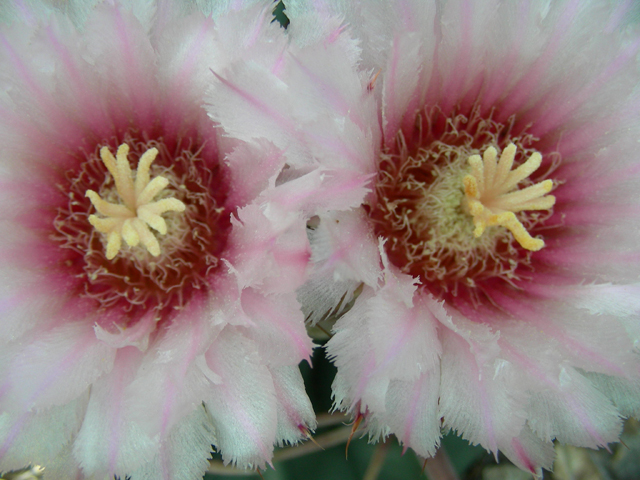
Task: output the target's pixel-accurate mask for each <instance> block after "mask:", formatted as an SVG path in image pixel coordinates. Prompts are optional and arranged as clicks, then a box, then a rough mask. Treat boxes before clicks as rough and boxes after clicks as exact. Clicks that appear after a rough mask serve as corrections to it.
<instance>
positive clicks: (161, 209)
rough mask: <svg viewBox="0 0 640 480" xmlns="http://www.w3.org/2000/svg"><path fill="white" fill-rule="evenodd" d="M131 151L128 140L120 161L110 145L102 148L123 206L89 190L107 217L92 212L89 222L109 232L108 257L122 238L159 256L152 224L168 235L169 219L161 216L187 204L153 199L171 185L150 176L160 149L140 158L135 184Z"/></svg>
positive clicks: (131, 245) (166, 181) (88, 194)
mask: <svg viewBox="0 0 640 480" xmlns="http://www.w3.org/2000/svg"><path fill="white" fill-rule="evenodd" d="M128 154H129V146H128V145H127V144H126V143H123V144H122V145H120V146H119V147H118V153H117V160H116V159H115V158H113V155H112V154H111V152H110V151H109V148H108V147H102V148H101V149H100V157H101V158H102V161H103V162H104V164H105V166H106V167H107V169H108V170H109V173H110V174H111V175H112V176H113V179H114V182H115V189H116V192H117V194H118V196H119V197H120V199H122V201H123V202H124V205H120V204H114V203H110V202H107V201H106V200H103V199H102V198H100V195H98V194H97V193H96V192H94V191H93V190H87V193H86V196H87V197H89V199H90V200H91V203H92V204H93V206H94V207H96V210H97V211H98V212H99V213H101V214H102V215H105V216H106V218H99V217H97V216H96V215H89V223H91V225H93V227H94V228H95V229H96V230H97V231H99V232H100V233H103V234H105V235H107V238H108V241H107V251H106V254H107V258H108V259H109V260H111V259H113V258H114V257H115V256H116V255H117V253H118V252H119V251H120V246H121V244H122V241H121V239H123V238H124V240H125V242H127V245H129V246H130V247H135V246H137V245H138V244H139V243H142V245H144V247H145V248H146V249H147V250H148V251H149V253H151V255H153V256H154V257H157V256H159V255H160V244H159V243H158V240H157V239H156V236H155V235H154V234H153V233H152V232H151V230H149V227H152V228H153V229H154V230H156V231H157V232H158V233H160V234H162V235H165V234H166V233H167V222H165V220H164V219H163V218H162V217H161V216H160V215H161V214H163V213H165V212H169V211H174V212H184V210H185V205H184V203H182V202H181V201H180V200H178V199H176V198H163V199H162V200H158V201H157V202H152V200H153V198H155V197H156V196H157V195H158V194H159V193H160V192H162V191H163V190H164V189H165V187H166V186H167V185H169V180H167V179H166V178H165V177H162V176H158V177H155V178H154V179H153V180H151V179H150V175H149V167H150V166H151V163H152V162H153V161H154V160H155V158H156V156H157V155H158V149H156V148H150V149H149V150H147V151H146V152H145V153H144V154H143V155H142V157H140V162H139V163H138V169H137V172H136V177H135V184H134V182H133V180H132V178H131V168H130V167H129V160H128V159H127V155H128Z"/></svg>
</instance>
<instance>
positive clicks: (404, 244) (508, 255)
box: [370, 109, 559, 301]
mask: <svg viewBox="0 0 640 480" xmlns="http://www.w3.org/2000/svg"><path fill="white" fill-rule="evenodd" d="M441 117H442V116H441V114H440V112H439V111H438V110H437V109H435V110H434V111H433V112H429V113H425V114H421V115H419V116H418V118H417V121H418V122H419V124H421V125H424V128H423V129H422V131H421V133H420V135H418V138H419V140H418V141H415V140H414V143H413V144H411V143H410V142H408V141H407V140H406V139H405V138H404V137H403V136H402V134H401V133H400V134H399V136H398V139H397V142H396V143H397V145H396V148H395V149H394V150H387V152H386V153H384V154H383V155H382V156H381V158H380V161H379V167H378V168H379V173H378V180H377V183H376V194H377V204H376V205H375V206H374V207H373V208H371V209H370V217H371V219H372V220H373V222H374V225H375V229H376V234H377V235H379V236H382V237H383V238H386V239H387V242H386V244H385V247H386V249H387V254H388V255H389V258H390V260H391V261H392V262H393V263H394V264H395V265H396V266H397V267H398V268H400V270H401V271H402V272H404V273H407V274H409V275H412V276H414V277H418V278H420V280H421V282H422V284H423V285H424V286H425V287H428V288H429V289H430V291H431V292H440V296H442V295H444V294H447V293H449V294H452V295H453V296H457V295H458V294H459V293H461V290H462V289H464V290H465V291H466V292H468V293H469V294H470V297H471V298H472V299H473V300H474V301H478V300H479V294H480V290H482V283H483V282H485V281H491V280H494V279H499V280H500V281H502V282H507V283H509V284H512V285H513V284H514V282H515V281H517V280H520V279H522V278H524V277H526V272H527V270H529V269H531V252H530V250H533V249H527V248H526V247H524V246H523V245H522V244H521V243H520V242H519V241H518V239H517V238H514V236H513V235H512V234H511V233H510V232H509V231H508V230H507V229H505V228H504V227H503V226H497V225H498V223H487V224H486V225H485V227H484V229H483V230H482V232H483V234H482V235H478V234H477V232H478V228H477V227H478V225H477V223H476V222H475V221H474V220H475V219H474V217H473V216H472V215H470V214H469V210H468V207H467V198H466V196H465V191H464V187H463V180H464V179H465V178H466V177H468V176H469V164H468V159H469V158H470V157H472V158H473V157H474V155H477V154H478V153H479V152H481V151H486V150H487V149H493V148H495V147H498V148H506V147H507V146H508V145H509V144H513V145H514V148H516V146H517V150H515V151H514V152H513V154H514V155H513V158H512V162H513V163H515V165H521V164H524V163H525V160H526V158H528V157H530V156H532V155H539V154H536V152H535V150H533V149H532V145H533V144H534V143H535V142H536V139H535V138H534V137H532V136H531V135H527V134H526V133H520V134H518V135H515V136H513V137H512V136H510V134H509V132H510V126H509V125H504V124H501V123H497V122H494V121H492V120H491V119H488V120H487V119H481V118H479V117H478V116H477V114H476V113H475V111H474V112H472V113H471V115H470V116H469V117H467V116H465V115H462V114H456V115H453V116H451V117H450V118H447V119H442V118H441ZM439 123H440V124H439ZM494 151H495V150H494ZM551 157H552V158H551V159H550V160H549V161H548V162H546V163H545V168H543V169H542V171H543V172H544V173H542V174H540V173H539V172H535V173H534V172H530V174H531V175H532V176H531V178H522V179H521V184H522V185H524V186H525V187H529V186H531V185H533V183H534V182H536V181H538V180H540V179H542V178H543V177H544V176H546V175H548V174H549V173H550V171H551V170H552V168H553V165H554V164H555V162H558V161H559V158H558V157H557V156H554V155H551ZM548 183H550V181H545V185H547V184H548ZM467 197H468V195H467ZM483 198H484V197H483ZM489 203H490V202H487V204H489ZM547 208H548V207H547ZM515 211H518V212H520V211H519V210H515ZM551 213H552V212H520V213H518V216H517V219H516V222H517V223H519V224H520V225H522V227H523V228H524V229H526V231H529V232H532V233H533V234H535V232H536V231H537V230H538V229H539V228H541V227H542V226H543V224H544V222H545V220H546V219H548V218H549V217H550V216H551Z"/></svg>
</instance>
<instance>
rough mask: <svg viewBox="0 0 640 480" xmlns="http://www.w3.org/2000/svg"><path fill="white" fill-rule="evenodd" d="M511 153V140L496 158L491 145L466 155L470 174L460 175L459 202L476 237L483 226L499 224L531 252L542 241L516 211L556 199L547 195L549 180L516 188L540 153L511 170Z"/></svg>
mask: <svg viewBox="0 0 640 480" xmlns="http://www.w3.org/2000/svg"><path fill="white" fill-rule="evenodd" d="M515 154H516V146H515V145H514V144H513V143H512V144H510V145H509V146H508V147H507V148H505V149H504V150H503V152H502V155H501V156H500V160H499V161H497V151H496V149H495V148H493V147H489V148H487V149H486V150H485V152H484V155H483V158H480V156H479V155H472V156H470V157H469V160H468V162H469V166H470V167H471V173H470V174H468V175H465V177H464V178H463V185H464V194H465V198H464V200H463V201H464V202H465V206H466V210H467V212H468V213H469V214H470V215H471V216H472V217H473V224H474V226H475V230H474V232H473V234H474V235H475V236H476V237H480V236H481V235H482V233H483V232H484V231H485V229H486V228H487V227H491V226H497V225H499V226H502V227H504V228H506V229H508V230H509V231H510V232H511V233H512V234H513V236H514V238H515V239H516V241H517V242H518V243H519V244H520V245H521V246H522V247H523V248H525V249H526V250H530V251H534V252H535V251H538V250H540V249H541V248H542V247H544V240H542V239H540V238H533V237H532V236H531V235H530V234H529V232H528V231H527V229H526V228H525V226H524V225H523V224H522V222H521V221H520V220H518V217H516V213H517V212H522V211H526V210H548V209H550V208H551V207H553V205H554V204H555V201H556V199H555V197H554V196H553V195H547V193H549V192H550V191H551V189H552V188H553V181H552V180H544V181H542V182H539V183H536V184H533V185H530V186H527V187H525V188H522V189H518V184H519V183H520V182H522V181H524V180H525V179H527V178H528V177H529V176H530V175H531V174H532V173H534V172H535V171H536V170H537V169H538V168H539V167H540V164H541V163H542V156H541V155H540V154H539V153H538V152H535V153H533V154H532V155H531V156H530V157H529V159H528V160H527V161H526V162H524V163H523V164H522V165H520V166H519V167H517V168H516V169H515V170H512V167H513V161H514V158H515Z"/></svg>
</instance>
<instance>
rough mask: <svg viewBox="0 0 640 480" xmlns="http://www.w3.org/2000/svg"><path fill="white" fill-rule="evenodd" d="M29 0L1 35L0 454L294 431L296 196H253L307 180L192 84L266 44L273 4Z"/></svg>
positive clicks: (126, 450) (97, 458) (178, 444)
mask: <svg viewBox="0 0 640 480" xmlns="http://www.w3.org/2000/svg"><path fill="white" fill-rule="evenodd" d="M32 3H33V2H29V4H28V6H27V5H19V4H15V5H14V4H11V5H14V7H15V8H14V9H13V10H11V9H10V7H11V5H8V6H7V5H5V7H4V8H5V10H3V18H5V19H7V18H8V19H9V24H6V25H3V26H2V28H1V29H0V72H1V73H0V136H1V138H2V152H1V153H0V172H1V173H0V182H1V185H0V205H1V212H2V213H1V216H2V221H1V222H0V228H1V233H0V236H1V238H2V240H1V241H0V251H1V252H2V253H1V255H2V258H3V259H4V260H3V262H2V267H1V268H2V276H1V278H2V280H1V282H0V292H1V293H0V311H1V312H2V320H1V322H2V338H1V340H0V342H1V343H2V348H1V352H0V412H1V414H0V469H16V468H21V467H24V466H26V465H28V464H33V463H35V464H38V465H40V466H42V467H44V468H45V474H46V478H47V479H68V478H85V477H87V478H89V477H90V478H107V477H110V478H113V477H114V475H115V476H118V477H120V478H125V476H130V477H132V478H136V479H144V478H148V479H154V480H155V479H159V478H165V479H189V480H191V479H193V478H200V477H201V476H202V475H203V473H204V471H205V470H206V468H207V467H208V458H209V457H210V453H211V447H212V445H213V446H214V447H215V449H217V450H218V451H220V452H221V453H222V457H223V459H224V461H225V462H226V463H229V462H231V463H233V464H237V465H239V466H243V467H255V466H263V465H265V463H268V462H269V461H270V459H271V456H272V452H273V448H274V445H277V444H283V443H295V442H298V441H299V440H301V439H303V438H305V437H306V435H308V432H309V430H310V429H313V428H314V427H315V416H314V413H313V410H312V408H311V405H310V402H309V400H308V398H307V396H306V394H305V391H304V385H303V382H302V378H301V376H300V373H299V370H298V363H299V362H300V361H301V360H303V359H306V358H308V357H309V355H310V352H311V348H312V344H311V341H310V339H309V338H308V336H307V334H306V330H305V326H304V316H303V314H302V312H301V310H300V304H299V303H298V301H297V299H296V289H297V288H298V287H299V286H300V285H302V283H303V282H304V281H305V278H306V277H305V272H306V267H307V263H308V259H309V255H310V247H309V242H308V238H307V235H306V217H305V215H304V213H303V208H308V207H307V206H306V204H305V205H302V202H300V203H296V201H294V200H292V197H288V198H289V199H288V201H287V202H280V203H277V204H276V203H274V201H272V199H277V198H278V196H282V195H284V194H285V193H284V192H283V191H282V189H285V188H286V192H287V194H291V195H292V196H293V197H296V198H301V194H302V193H304V194H305V195H311V196H313V194H314V190H313V188H314V187H313V186H312V185H310V184H309V183H307V184H304V185H301V184H300V183H299V182H298V183H296V182H295V181H292V182H287V181H286V179H279V181H278V185H277V186H276V178H278V176H279V174H280V172H281V170H283V167H284V163H285V162H284V159H283V158H282V157H281V156H280V155H279V154H278V152H277V151H276V149H275V148H274V147H270V146H269V145H263V144H258V143H250V142H242V141H240V140H237V139H233V138H231V137H229V136H227V134H226V132H225V127H224V125H219V124H215V123H214V122H213V121H211V119H210V118H209V117H208V115H207V112H206V110H205V97H206V90H207V88H208V86H209V84H211V83H212V82H213V80H214V79H215V76H214V73H213V72H215V71H217V70H223V69H224V68H225V66H226V65H227V64H228V63H230V62H231V61H232V60H233V59H236V58H246V59H247V60H252V59H251V58H250V57H246V55H249V53H247V52H249V50H248V47H249V46H251V47H252V48H254V49H258V50H259V49H263V50H265V51H267V50H268V51H272V52H275V53H274V54H273V55H280V54H281V53H282V51H283V49H284V48H285V47H286V44H287V39H286V36H285V34H284V31H283V30H282V29H281V28H280V27H279V25H278V24H272V23H271V20H272V16H271V9H272V8H273V5H272V4H271V2H269V1H263V2H250V1H237V2H227V3H226V4H225V6H221V5H219V4H216V3H211V4H209V5H208V8H205V9H206V10H208V14H206V15H205V14H204V13H203V12H202V11H201V10H196V9H195V8H194V9H192V10H189V9H188V8H186V7H187V5H188V4H187V3H185V4H184V5H182V4H180V3H179V2H161V1H158V2H148V1H140V2H136V1H134V2H122V3H120V2H85V3H84V5H83V8H80V7H77V8H72V4H69V5H67V7H66V10H65V13H64V14H63V13H62V12H60V11H58V10H56V9H53V8H48V7H46V5H44V4H43V5H40V6H33V5H32ZM93 3H95V5H93ZM253 3H257V4H256V5H252V4H253ZM228 4H230V5H231V6H229V5H228ZM124 5H127V6H126V7H125V6H124ZM204 7H207V5H204ZM245 47H247V48H245ZM264 58H266V57H256V58H255V63H256V64H260V62H261V61H262V60H263V59H264Z"/></svg>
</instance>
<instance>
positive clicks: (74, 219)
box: [52, 134, 231, 327]
mask: <svg viewBox="0 0 640 480" xmlns="http://www.w3.org/2000/svg"><path fill="white" fill-rule="evenodd" d="M140 137H141V135H140V134H128V135H126V136H125V137H124V138H122V139H116V138H113V139H108V140H105V141H104V142H101V143H99V144H98V145H96V147H95V150H94V151H92V152H89V153H87V154H84V153H81V154H80V153H79V154H78V156H79V162H78V163H79V168H77V169H74V170H69V171H67V172H66V173H65V181H64V182H63V183H61V184H60V185H59V186H58V187H59V190H60V192H61V193H62V195H63V196H64V197H65V198H66V201H65V202H64V204H63V205H62V206H60V207H59V208H58V213H57V216H56V218H55V220H54V228H55V233H54V234H53V235H52V238H53V239H54V240H55V241H56V242H58V243H59V245H60V247H61V248H62V249H63V251H64V261H63V266H62V268H64V269H66V270H67V271H68V273H69V274H71V275H72V276H73V277H75V278H76V279H77V281H76V282H75V285H76V288H77V290H78V291H77V292H76V293H77V295H79V296H82V297H86V298H89V299H92V300H94V301H95V305H96V307H97V308H98V309H117V310H118V311H120V312H121V317H122V318H123V320H122V322H123V324H119V326H121V327H125V326H128V324H130V323H131V322H134V321H135V320H136V319H138V318H139V317H140V316H141V315H142V314H143V313H144V312H147V311H149V310H154V311H156V313H157V319H158V320H160V319H162V318H163V317H166V316H167V315H170V314H171V312H172V311H174V310H176V309H180V308H182V307H184V305H185V304H186V303H187V302H188V301H189V299H190V298H191V297H192V296H193V295H194V294H195V293H196V292H203V291H206V290H207V289H209V288H211V284H210V282H211V274H212V273H213V272H214V271H215V270H216V269H217V268H219V266H220V263H221V262H220V257H221V255H222V252H223V251H224V249H225V246H226V242H227V236H228V233H229V231H230V227H231V225H230V219H229V217H230V212H229V209H228V206H227V205H226V199H227V193H228V185H227V175H226V173H225V169H224V166H223V165H221V164H220V163H219V161H218V159H217V158H207V157H206V156H204V155H203V151H204V150H203V148H202V147H203V145H199V144H197V143H194V142H180V141H178V142H172V144H171V146H168V145H167V143H165V142H164V141H163V139H162V138H157V139H143V138H140ZM122 143H126V144H127V145H129V147H130V152H129V154H128V160H129V162H130V167H131V169H132V170H134V169H136V167H137V165H138V161H139V159H140V157H141V156H142V155H143V154H144V153H145V152H146V151H147V150H149V149H151V148H156V149H157V150H158V154H157V157H156V158H155V160H154V161H153V163H152V165H151V167H150V170H149V174H150V178H151V179H153V178H154V177H158V176H161V177H164V178H165V179H166V180H167V181H168V185H167V186H166V187H165V188H164V189H163V190H162V192H160V193H158V195H157V196H156V198H155V200H162V199H163V198H175V199H177V200H179V201H180V202H182V203H183V204H184V206H185V209H184V211H183V212H173V211H169V212H166V213H163V214H162V217H163V219H164V221H165V222H166V227H167V228H166V234H159V233H158V232H157V231H155V230H153V229H149V230H150V232H151V234H152V235H154V236H155V239H156V240H157V242H158V245H159V247H160V254H159V255H153V254H152V253H150V251H149V250H148V249H147V248H145V247H144V245H143V244H142V243H141V244H139V245H136V246H129V245H127V243H126V242H124V241H123V242H122V246H121V248H120V250H119V251H118V253H117V255H116V256H115V257H114V258H112V259H108V258H107V255H106V249H107V244H108V235H106V234H105V233H101V232H100V231H98V230H97V229H96V228H94V227H93V226H92V224H91V223H90V221H89V216H90V215H91V214H96V209H95V207H94V205H92V201H91V200H90V199H89V198H88V197H87V196H86V192H87V191H88V190H92V191H94V192H96V193H97V194H98V195H99V196H100V197H101V198H102V199H104V200H108V201H111V202H114V203H118V195H117V193H118V192H117V189H116V187H115V185H114V178H113V176H112V175H111V174H110V173H109V171H108V169H107V167H106V166H105V163H104V161H103V160H102V159H101V156H100V149H101V148H102V147H108V148H109V150H110V151H111V152H114V153H115V152H116V150H117V148H118V146H119V145H121V144H122Z"/></svg>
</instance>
